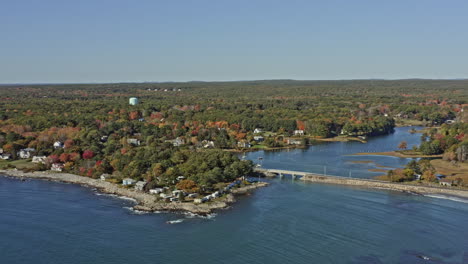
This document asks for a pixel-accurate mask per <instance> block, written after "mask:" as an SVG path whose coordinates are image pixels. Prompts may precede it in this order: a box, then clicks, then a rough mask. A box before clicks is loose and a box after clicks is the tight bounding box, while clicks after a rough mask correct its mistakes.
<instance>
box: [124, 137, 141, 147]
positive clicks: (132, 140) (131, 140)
mask: <svg viewBox="0 0 468 264" xmlns="http://www.w3.org/2000/svg"><path fill="white" fill-rule="evenodd" d="M127 143H128V144H130V145H134V146H140V144H141V141H140V140H138V139H136V138H128V139H127Z"/></svg>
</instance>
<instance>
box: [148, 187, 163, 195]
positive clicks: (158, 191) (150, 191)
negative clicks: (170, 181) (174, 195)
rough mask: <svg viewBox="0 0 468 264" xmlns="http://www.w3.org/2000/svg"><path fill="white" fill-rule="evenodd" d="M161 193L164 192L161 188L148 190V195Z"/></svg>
mask: <svg viewBox="0 0 468 264" xmlns="http://www.w3.org/2000/svg"><path fill="white" fill-rule="evenodd" d="M163 191H164V189H163V188H154V189H151V190H149V193H151V194H159V193H162V192H163Z"/></svg>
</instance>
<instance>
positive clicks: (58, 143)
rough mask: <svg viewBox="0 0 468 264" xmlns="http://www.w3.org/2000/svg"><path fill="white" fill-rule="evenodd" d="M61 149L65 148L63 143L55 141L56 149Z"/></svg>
mask: <svg viewBox="0 0 468 264" xmlns="http://www.w3.org/2000/svg"><path fill="white" fill-rule="evenodd" d="M59 148H63V143H62V142H60V141H55V142H54V149H59Z"/></svg>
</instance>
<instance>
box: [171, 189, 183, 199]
mask: <svg viewBox="0 0 468 264" xmlns="http://www.w3.org/2000/svg"><path fill="white" fill-rule="evenodd" d="M181 194H182V195H185V193H184V191H182V190H174V191H172V195H173V196H177V197H178V196H179V195H181Z"/></svg>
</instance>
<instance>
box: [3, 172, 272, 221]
mask: <svg viewBox="0 0 468 264" xmlns="http://www.w3.org/2000/svg"><path fill="white" fill-rule="evenodd" d="M0 174H4V175H7V176H10V177H15V178H20V179H42V180H49V181H58V182H66V183H73V184H79V185H82V186H88V187H93V188H96V189H98V190H99V191H100V192H103V193H107V194H114V195H117V196H123V197H128V198H132V199H134V200H135V201H136V203H137V204H136V205H135V206H134V207H133V208H134V209H135V210H140V211H149V212H154V211H172V212H190V213H194V214H200V215H206V214H210V213H212V212H213V211H214V210H217V209H223V208H227V207H228V206H229V205H230V204H232V203H234V202H235V201H236V199H235V197H234V195H241V194H245V193H247V192H250V191H252V190H254V189H257V188H260V187H264V186H267V185H268V183H266V182H258V183H254V184H252V185H249V186H245V187H240V188H238V189H233V190H232V193H230V194H228V195H226V197H224V198H220V199H219V200H215V201H212V202H209V203H202V204H194V203H189V202H186V203H178V202H175V203H174V202H171V203H166V202H161V201H157V199H156V196H154V195H152V194H149V193H145V192H141V191H136V190H133V189H127V188H123V187H120V186H119V185H117V184H114V183H110V182H106V181H101V180H98V179H92V178H88V177H83V176H79V175H75V174H69V173H54V172H50V171H36V172H22V171H20V170H0Z"/></svg>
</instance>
